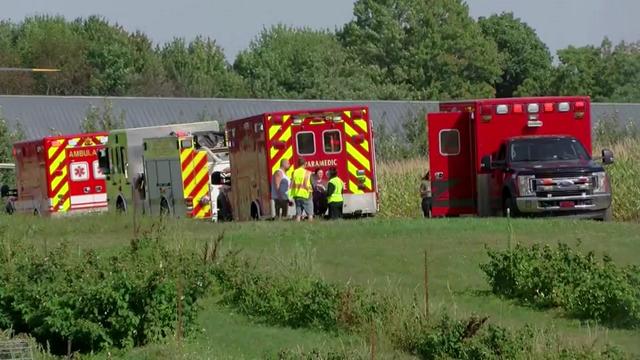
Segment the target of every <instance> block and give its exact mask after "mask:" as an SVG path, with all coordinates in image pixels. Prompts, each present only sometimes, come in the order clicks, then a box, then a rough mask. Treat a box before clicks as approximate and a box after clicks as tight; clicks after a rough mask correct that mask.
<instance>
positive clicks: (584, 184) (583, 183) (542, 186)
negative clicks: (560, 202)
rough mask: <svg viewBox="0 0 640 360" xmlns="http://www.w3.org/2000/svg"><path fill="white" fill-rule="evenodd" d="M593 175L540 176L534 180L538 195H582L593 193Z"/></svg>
mask: <svg viewBox="0 0 640 360" xmlns="http://www.w3.org/2000/svg"><path fill="white" fill-rule="evenodd" d="M594 183H595V181H594V179H593V177H592V176H585V175H579V176H563V177H556V178H553V177H548V178H543V177H538V178H536V179H535V180H533V188H534V190H535V192H536V195H537V196H538V197H547V198H548V197H551V198H553V197H559V196H582V195H583V194H585V195H591V194H592V192H593V184H594Z"/></svg>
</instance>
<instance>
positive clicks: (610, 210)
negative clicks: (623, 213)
mask: <svg viewBox="0 0 640 360" xmlns="http://www.w3.org/2000/svg"><path fill="white" fill-rule="evenodd" d="M601 220H602V221H604V222H611V221H613V204H612V205H610V206H609V208H608V209H607V210H605V212H604V215H603V216H602V219H601Z"/></svg>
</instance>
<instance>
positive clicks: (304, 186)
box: [291, 168, 311, 199]
mask: <svg viewBox="0 0 640 360" xmlns="http://www.w3.org/2000/svg"><path fill="white" fill-rule="evenodd" d="M291 196H293V197H294V198H299V199H308V198H309V197H310V196H311V173H310V172H309V171H307V169H305V168H297V169H295V170H294V171H293V181H292V182H291Z"/></svg>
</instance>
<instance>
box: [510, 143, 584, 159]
mask: <svg viewBox="0 0 640 360" xmlns="http://www.w3.org/2000/svg"><path fill="white" fill-rule="evenodd" d="M509 157H510V160H511V161H512V162H531V161H572V160H573V161H575V160H589V159H590V158H589V155H588V154H587V152H586V151H585V149H584V147H583V146H582V144H580V142H578V140H576V139H571V138H532V139H517V140H513V141H512V142H511V144H510V146H509Z"/></svg>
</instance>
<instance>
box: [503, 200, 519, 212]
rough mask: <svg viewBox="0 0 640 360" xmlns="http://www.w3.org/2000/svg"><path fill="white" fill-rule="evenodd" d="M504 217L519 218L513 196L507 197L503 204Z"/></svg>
mask: <svg viewBox="0 0 640 360" xmlns="http://www.w3.org/2000/svg"><path fill="white" fill-rule="evenodd" d="M502 215H503V216H504V217H507V215H509V216H510V217H516V216H518V209H517V208H516V205H515V202H514V201H513V198H512V197H511V196H505V198H504V200H503V202H502Z"/></svg>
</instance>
